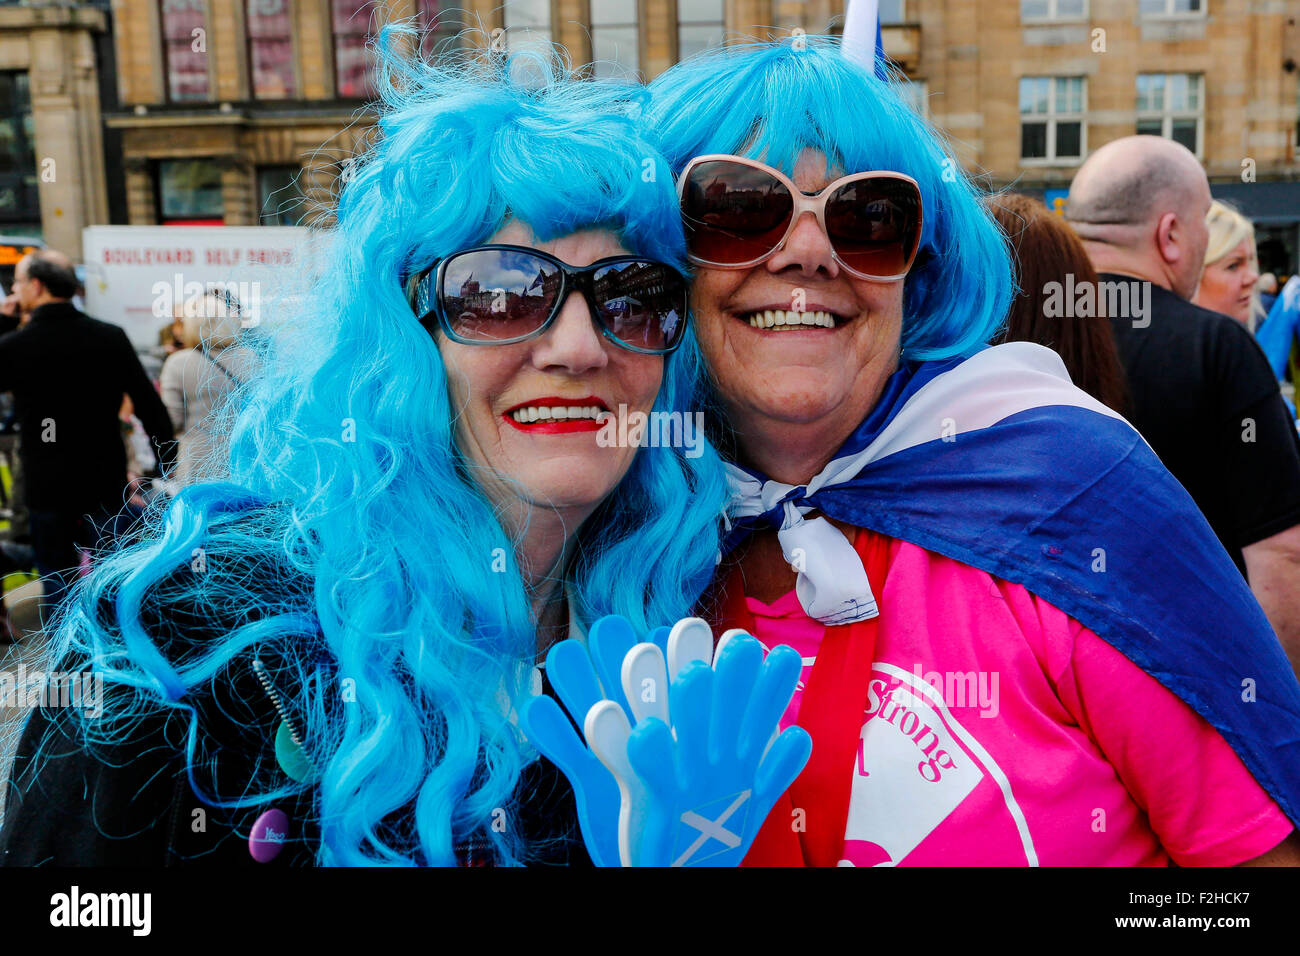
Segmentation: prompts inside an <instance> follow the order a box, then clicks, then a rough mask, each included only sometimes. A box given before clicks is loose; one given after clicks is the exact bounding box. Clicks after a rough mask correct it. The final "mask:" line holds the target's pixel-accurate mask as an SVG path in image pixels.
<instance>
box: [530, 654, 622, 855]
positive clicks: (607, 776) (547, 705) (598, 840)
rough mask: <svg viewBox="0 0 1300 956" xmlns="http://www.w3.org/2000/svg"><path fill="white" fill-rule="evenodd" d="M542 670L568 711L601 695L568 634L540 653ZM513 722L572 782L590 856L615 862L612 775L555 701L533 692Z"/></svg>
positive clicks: (617, 799)
mask: <svg viewBox="0 0 1300 956" xmlns="http://www.w3.org/2000/svg"><path fill="white" fill-rule="evenodd" d="M546 674H547V679H548V680H549V681H550V682H551V686H552V687H553V688H554V689H555V692H556V694H557V695H558V696H559V698H560V700H561V701H563V703H564V706H565V708H566V709H567V710H568V712H569V713H570V714H578V715H585V714H586V713H587V712H588V711H590V710H591V709H592V708H593V707H594V706H595V705H596V704H598V703H600V701H601V700H603V699H604V694H603V691H602V690H601V686H600V681H599V680H598V679H597V677H596V671H595V669H594V668H593V667H592V662H591V658H590V657H588V655H587V649H586V648H585V647H583V646H582V645H581V644H580V643H578V642H577V641H574V640H566V641H560V642H559V643H558V644H555V645H554V646H552V647H551V650H550V652H549V653H548V654H547V655H546ZM519 726H520V728H521V729H522V730H523V732H524V735H525V736H526V737H527V738H528V739H529V741H531V742H532V744H533V746H534V747H536V748H537V750H538V751H539V752H540V753H542V754H545V755H546V757H547V758H548V759H549V760H550V761H551V763H553V764H555V765H556V766H557V767H559V768H560V771H561V772H562V773H563V774H564V775H565V776H566V777H567V778H568V779H569V783H570V785H571V786H572V787H573V797H574V802H575V803H576V804H577V808H578V826H579V827H580V828H581V830H582V838H583V842H584V843H585V844H586V847H587V853H588V854H589V855H590V856H591V859H592V862H593V863H595V864H596V865H597V866H618V865H619V854H618V817H619V808H620V806H621V802H622V801H621V795H620V791H619V785H618V781H616V780H615V779H614V776H613V775H612V774H611V773H610V772H609V771H608V770H607V769H606V768H605V765H604V764H602V763H601V762H600V761H599V760H598V759H596V756H595V754H593V753H592V752H591V750H590V749H588V747H587V745H586V744H585V743H583V741H582V738H580V737H579V736H578V733H577V731H576V730H574V729H573V722H572V721H570V720H569V718H568V716H566V715H565V713H564V711H563V710H561V709H560V706H559V705H558V704H556V703H555V701H554V700H552V699H551V698H549V697H533V698H531V699H529V700H527V701H525V702H524V704H523V705H522V706H521V707H520V708H519Z"/></svg>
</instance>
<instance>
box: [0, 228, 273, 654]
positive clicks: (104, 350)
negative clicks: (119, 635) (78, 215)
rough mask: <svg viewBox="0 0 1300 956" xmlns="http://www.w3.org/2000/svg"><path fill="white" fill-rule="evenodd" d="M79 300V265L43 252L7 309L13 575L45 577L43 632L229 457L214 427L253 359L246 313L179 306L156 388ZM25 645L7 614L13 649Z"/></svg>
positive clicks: (2, 549) (0, 379)
mask: <svg viewBox="0 0 1300 956" xmlns="http://www.w3.org/2000/svg"><path fill="white" fill-rule="evenodd" d="M79 292H80V288H79V282H78V280H77V276H76V272H75V269H74V266H73V263H72V261H71V260H70V259H69V258H68V257H67V256H65V255H64V254H62V253H60V252H57V251H55V250H49V249H43V250H39V251H36V252H33V253H31V254H29V255H28V256H26V257H25V258H24V259H22V260H21V261H20V262H19V263H18V264H17V266H16V268H15V270H14V277H13V282H12V288H11V289H10V291H9V292H8V294H7V295H4V296H3V305H0V391H3V392H4V406H3V423H2V424H0V454H3V456H4V459H5V463H6V464H7V466H8V468H9V472H10V488H9V491H8V492H7V501H6V504H7V508H6V511H7V516H8V519H9V529H8V533H7V535H6V536H5V538H4V539H3V540H0V571H2V572H3V573H5V574H10V573H14V572H21V571H31V570H33V569H35V570H36V571H37V572H38V573H39V575H40V578H41V582H42V590H43V596H42V618H43V619H44V618H48V615H49V613H50V612H51V611H52V610H53V609H54V608H55V607H56V606H57V605H58V603H59V601H60V600H61V599H62V597H63V595H64V594H65V593H66V591H67V589H68V587H69V586H70V584H71V582H72V579H73V577H74V576H75V575H76V574H77V573H79V572H80V571H81V570H83V569H84V568H85V567H86V566H88V564H89V561H90V555H91V554H93V552H94V551H96V550H98V549H101V548H104V547H107V546H109V545H110V544H111V543H112V541H113V540H115V539H116V538H117V537H118V536H119V535H120V534H122V533H123V532H124V531H125V530H126V529H127V528H128V527H129V526H130V525H131V524H132V522H133V521H134V520H135V519H136V518H137V517H138V516H139V515H140V514H141V513H142V512H143V511H144V509H145V508H146V507H147V503H148V499H149V498H150V497H151V496H153V495H155V494H167V493H173V492H174V491H175V489H176V487H177V486H178V485H181V484H184V483H186V482H188V481H189V480H191V478H192V477H193V476H194V474H195V472H196V469H197V467H198V465H199V464H200V463H201V462H203V461H205V460H207V459H208V458H209V457H211V456H212V455H213V453H214V452H215V451H217V448H218V444H219V443H218V440H217V438H216V436H215V435H214V433H213V431H212V426H211V424H210V422H209V421H208V420H209V419H210V418H211V417H212V413H213V411H214V410H215V409H217V408H218V407H219V406H220V405H221V403H222V400H223V399H224V397H225V396H226V395H227V394H229V392H230V391H231V390H232V389H234V388H235V387H236V386H237V385H239V384H241V382H242V381H243V377H244V376H246V375H247V374H248V367H249V363H250V361H251V358H252V355H251V352H249V350H247V349H245V348H242V347H239V346H237V345H236V344H235V340H236V337H237V335H238V332H239V321H240V320H239V312H238V303H237V302H234V301H233V300H232V299H231V297H229V296H226V295H222V294H217V293H209V294H207V295H206V296H204V297H203V298H202V300H199V301H195V302H190V303H183V304H180V305H178V306H177V307H176V312H175V315H174V317H173V320H172V321H171V322H169V323H168V324H167V325H166V326H165V327H164V328H163V329H162V330H161V331H160V334H159V345H158V348H157V349H156V350H154V354H152V355H145V356H144V358H145V359H146V360H149V359H153V360H154V362H155V363H156V361H157V360H161V373H160V375H159V376H158V377H157V379H156V380H155V379H154V378H152V377H151V376H150V375H149V374H148V373H147V372H146V369H145V363H144V362H142V360H141V358H142V356H141V355H140V354H138V353H137V351H136V349H135V348H134V346H133V345H132V344H131V342H130V341H129V340H128V338H127V336H126V333H125V332H124V331H123V330H122V329H121V328H119V327H118V326H116V325H112V324H110V323H107V322H101V321H99V320H97V319H94V318H91V317H89V316H87V315H86V314H84V312H82V311H81V309H80V308H79V305H80V304H81V299H80V295H79ZM151 364H153V363H151ZM155 367H156V365H155ZM2 607H3V604H0V608H2ZM14 637H15V635H14V634H13V631H12V627H11V625H10V624H9V622H8V619H7V615H6V616H5V618H4V622H3V627H2V628H0V641H5V640H12V639H14Z"/></svg>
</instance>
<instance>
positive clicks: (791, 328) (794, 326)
mask: <svg viewBox="0 0 1300 956" xmlns="http://www.w3.org/2000/svg"><path fill="white" fill-rule="evenodd" d="M737 318H739V319H740V321H742V322H747V323H749V326H750V328H753V329H759V330H761V331H764V332H808V331H812V330H813V329H834V328H835V327H836V326H838V325H843V324H844V323H845V322H846V321H848V320H847V319H845V318H844V317H843V316H839V315H836V314H835V313H834V312H826V311H823V310H820V309H818V310H816V311H812V312H793V311H790V310H786V309H764V310H762V311H759V312H749V313H741V314H740V315H739V316H737Z"/></svg>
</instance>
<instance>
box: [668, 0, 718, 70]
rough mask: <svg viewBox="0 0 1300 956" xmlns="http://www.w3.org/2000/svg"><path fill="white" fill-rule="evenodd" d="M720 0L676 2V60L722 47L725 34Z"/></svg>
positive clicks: (685, 0)
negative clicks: (711, 48)
mask: <svg viewBox="0 0 1300 956" xmlns="http://www.w3.org/2000/svg"><path fill="white" fill-rule="evenodd" d="M726 30H727V23H726V13H725V11H724V10H723V8H722V0H677V58H678V59H679V60H685V59H686V58H688V57H691V56H694V55H695V54H696V53H699V52H701V51H702V50H707V49H709V48H710V47H715V46H722V39H723V35H724V34H725V33H726Z"/></svg>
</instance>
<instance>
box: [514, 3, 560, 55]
mask: <svg viewBox="0 0 1300 956" xmlns="http://www.w3.org/2000/svg"><path fill="white" fill-rule="evenodd" d="M504 13H505V24H506V43H507V44H508V45H509V47H510V50H511V51H512V52H513V51H517V50H537V51H540V52H542V53H545V54H547V55H550V53H551V52H552V50H553V48H552V47H551V0H511V2H510V3H508V4H506V8H505V11H504Z"/></svg>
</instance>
